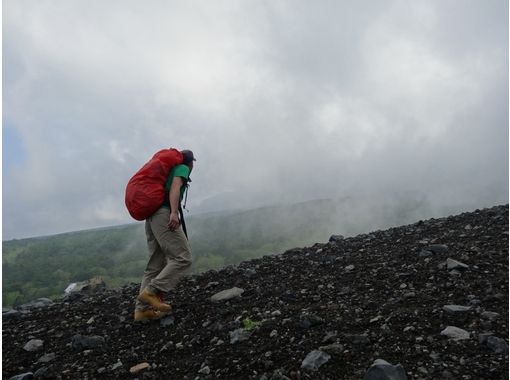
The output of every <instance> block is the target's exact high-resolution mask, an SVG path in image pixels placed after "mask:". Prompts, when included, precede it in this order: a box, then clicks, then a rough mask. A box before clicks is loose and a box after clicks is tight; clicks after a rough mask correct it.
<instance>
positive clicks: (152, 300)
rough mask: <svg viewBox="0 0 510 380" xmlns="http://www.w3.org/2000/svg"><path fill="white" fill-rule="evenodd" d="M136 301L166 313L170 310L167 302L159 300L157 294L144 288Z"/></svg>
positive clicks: (170, 307)
mask: <svg viewBox="0 0 510 380" xmlns="http://www.w3.org/2000/svg"><path fill="white" fill-rule="evenodd" d="M137 299H138V301H141V302H143V303H146V304H148V305H151V306H152V307H153V308H154V309H156V310H159V311H163V312H165V313H168V312H169V311H170V310H172V306H170V305H169V304H167V303H164V302H161V299H160V298H159V296H158V294H156V293H154V292H151V291H150V290H148V289H147V288H145V289H144V290H143V291H142V292H141V293H140V294H139V295H138V297H137Z"/></svg>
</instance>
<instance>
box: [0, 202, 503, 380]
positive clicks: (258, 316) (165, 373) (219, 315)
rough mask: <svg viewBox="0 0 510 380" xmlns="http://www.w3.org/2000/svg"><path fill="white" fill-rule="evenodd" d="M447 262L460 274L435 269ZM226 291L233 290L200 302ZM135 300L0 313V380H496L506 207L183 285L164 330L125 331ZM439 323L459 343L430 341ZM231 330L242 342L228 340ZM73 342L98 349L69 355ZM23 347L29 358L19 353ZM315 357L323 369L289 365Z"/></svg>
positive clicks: (333, 243)
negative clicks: (21, 379) (400, 378)
mask: <svg viewBox="0 0 510 380" xmlns="http://www.w3.org/2000/svg"><path fill="white" fill-rule="evenodd" d="M447 259H454V260H456V261H459V262H461V263H463V264H465V265H467V266H468V268H462V269H454V270H452V269H451V268H450V269H448V267H447V266H446V262H447ZM449 263H450V265H451V264H452V262H451V261H450V262H449ZM233 287H238V288H242V289H244V293H243V294H242V295H241V296H240V297H236V298H233V299H230V300H228V301H219V302H212V301H211V300H210V297H211V296H212V295H214V294H215V293H218V292H220V291H222V290H225V289H229V288H233ZM137 291H138V285H136V284H131V285H128V286H125V287H122V288H120V289H116V290H106V291H105V292H103V293H99V294H93V295H83V296H80V295H78V296H75V297H74V299H67V300H65V299H63V300H61V301H58V302H55V303H53V304H51V305H49V306H46V307H43V308H34V309H32V310H30V311H26V312H23V313H21V314H17V313H15V312H14V313H13V312H12V311H11V315H10V316H9V318H7V317H5V314H4V318H3V322H2V325H3V332H2V335H3V359H2V362H3V376H4V378H9V377H11V376H14V375H19V374H22V373H27V372H32V373H34V374H35V377H36V378H73V379H87V378H89V379H92V378H118V379H126V378H139V379H146V378H147V379H160V378H161V379H196V378H197V379H252V378H253V379H287V378H290V379H362V378H363V376H364V375H365V373H366V371H367V369H368V368H369V367H370V366H371V364H372V363H373V362H374V360H375V359H378V358H380V359H384V360H386V361H388V362H390V363H392V364H397V363H400V364H401V365H402V366H403V368H404V369H405V371H406V373H407V376H408V378H410V379H443V378H451V379H506V378H508V343H507V341H508V205H505V206H498V207H493V208H490V209H484V210H476V211H474V212H470V213H463V214H460V215H457V216H450V217H447V218H441V219H431V220H427V221H419V222H418V223H415V224H412V225H408V226H402V227H398V228H391V229H389V230H386V231H375V232H372V233H369V234H364V235H359V236H356V237H350V238H346V239H342V238H341V237H336V238H334V237H332V239H331V240H330V242H329V243H327V244H315V245H314V246H313V247H307V248H302V249H293V250H290V251H287V252H285V253H283V254H280V255H271V256H264V257H262V258H260V259H256V260H251V261H247V262H243V263H241V264H240V265H238V266H237V267H227V268H225V269H222V270H220V271H209V272H206V273H203V274H201V275H196V276H190V277H187V278H185V279H184V280H183V281H182V282H181V283H180V284H179V286H178V288H177V289H176V290H175V292H174V293H173V294H171V295H170V297H169V300H170V301H171V302H172V304H173V307H174V313H173V315H172V317H171V318H167V319H165V320H163V321H156V322H151V323H134V322H133V317H132V311H133V308H134V298H135V296H136V294H137ZM445 305H460V306H467V307H470V308H469V309H467V310H457V311H452V312H448V311H446V310H445V309H444V306H445ZM457 309H458V308H457ZM4 311H5V310H4ZM494 313H497V314H494ZM245 320H247V321H246V322H243V321H245ZM163 322H164V325H163ZM258 322H260V323H258ZM447 326H455V327H458V328H461V329H463V330H466V331H467V332H468V333H469V336H468V338H467V339H464V340H458V341H456V340H453V339H452V338H449V337H447V336H445V335H442V334H441V332H442V331H443V330H445V328H446V327H447ZM243 327H244V328H243ZM239 328H243V330H240V331H247V332H248V334H247V336H246V337H247V340H244V341H240V342H237V343H231V334H230V333H231V332H233V331H235V330H236V329H239ZM238 332H239V331H238ZM77 334H80V335H82V337H93V336H96V337H97V336H99V337H103V338H104V342H103V341H101V340H100V339H99V338H91V339H90V340H91V341H93V342H95V347H94V344H92V346H91V347H93V348H86V347H85V349H83V347H82V348H81V349H80V347H79V344H78V343H77V342H79V340H78V338H74V342H75V344H72V342H73V336H75V335H77ZM249 334H251V335H249ZM489 334H490V335H492V336H493V337H496V338H500V339H495V340H493V341H492V342H493V343H494V341H496V342H497V343H498V347H499V348H495V347H494V344H488V343H487V342H488V336H490V335H489ZM248 335H249V336H248ZM31 339H40V340H42V341H43V346H42V348H40V349H38V350H36V351H34V352H27V351H26V350H25V349H24V348H23V347H24V346H25V344H26V343H27V342H28V341H30V340H31ZM94 339H96V340H94ZM323 346H329V347H327V348H324V347H323ZM319 347H323V348H322V351H325V352H328V353H329V355H330V359H329V361H327V362H326V363H325V364H323V365H321V366H320V367H319V368H318V369H317V370H316V371H312V370H308V369H302V368H301V364H302V362H303V359H305V357H306V356H307V354H308V353H310V352H311V351H313V350H318V349H319ZM41 359H42V360H41ZM145 362H146V363H148V365H149V366H148V368H146V369H143V370H141V371H140V372H138V373H137V374H131V373H130V368H132V367H133V366H135V365H137V364H141V363H145Z"/></svg>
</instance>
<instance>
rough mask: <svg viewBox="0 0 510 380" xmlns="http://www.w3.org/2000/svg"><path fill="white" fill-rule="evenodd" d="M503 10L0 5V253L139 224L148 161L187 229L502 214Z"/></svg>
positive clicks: (324, 3)
mask: <svg viewBox="0 0 510 380" xmlns="http://www.w3.org/2000/svg"><path fill="white" fill-rule="evenodd" d="M508 57H509V52H508V1H507V0H483V1H481V0H474V1H470V0H448V1H445V0H421V1H419V0H418V1H404V0H395V1H393V0H385V1H375V0H362V1H360V0H356V1H354V0H353V1H336V0H331V1H329V0H320V1H305V0H302V1H300V0H288V1H285V0H281V1H278V0H267V1H264V0H243V1H235V0H231V1H228V0H225V1H222V0H220V1H206V0H203V1H189V0H186V1H156V0H153V1H145V2H141V1H129V0H123V1H115V0H111V1H104V0H86V1H81V0H77V1H71V2H70V1H62V0H60V1H57V0H4V1H3V116H2V121H3V128H2V130H3V155H2V156H3V168H2V170H3V176H2V177H3V186H2V190H3V203H2V205H3V215H2V216H3V224H2V226H3V228H2V230H3V231H2V232H3V239H4V240H6V239H11V238H22V237H29V236H38V235H45V234H53V233H59V232H64V231H71V230H79V229H86V228H93V227H100V226H109V225H117V224H122V223H128V222H131V221H132V219H130V217H129V214H128V213H127V211H126V210H125V206H124V189H125V185H126V183H127V181H128V179H129V178H130V177H131V175H132V174H133V173H134V172H135V171H136V170H137V169H138V168H139V167H140V166H142V165H143V164H144V163H145V162H146V161H147V160H148V159H149V158H150V156H151V155H152V154H153V153H154V152H156V151H157V150H159V149H162V148H166V147H171V146H172V147H178V148H181V149H185V148H188V149H192V150H193V151H194V152H195V155H196V157H197V159H198V162H197V165H196V167H195V170H194V172H193V175H192V178H193V183H192V188H191V190H190V194H189V203H188V206H189V208H190V210H191V213H199V212H203V211H207V210H213V209H215V208H225V207H255V206H259V205H262V204H272V203H280V202H295V201H302V200H309V199H316V198H323V197H342V196H347V195H356V194H365V195H366V196H367V197H368V198H367V199H371V201H372V202H374V204H375V203H380V202H383V201H386V200H388V199H391V200H392V201H395V200H398V199H399V197H401V196H402V195H403V194H406V196H409V195H411V196H416V197H421V198H422V199H423V198H425V199H427V202H428V204H429V206H430V207H433V208H434V209H435V210H437V212H438V213H440V212H441V210H442V209H448V210H452V209H455V210H456V209H458V210H469V209H475V208H481V207H487V206H492V205H496V204H501V203H507V202H508V104H509V99H508Z"/></svg>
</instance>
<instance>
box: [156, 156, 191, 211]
mask: <svg viewBox="0 0 510 380" xmlns="http://www.w3.org/2000/svg"><path fill="white" fill-rule="evenodd" d="M174 177H182V178H183V179H184V184H183V185H182V186H181V196H180V199H179V200H180V201H182V197H183V196H184V191H185V190H186V183H187V182H188V180H189V167H188V165H177V166H174V167H173V169H172V170H170V174H169V175H168V178H167V180H166V184H165V200H164V201H163V205H162V206H163V207H167V208H170V201H169V199H168V194H169V193H170V186H172V180H173V179H174Z"/></svg>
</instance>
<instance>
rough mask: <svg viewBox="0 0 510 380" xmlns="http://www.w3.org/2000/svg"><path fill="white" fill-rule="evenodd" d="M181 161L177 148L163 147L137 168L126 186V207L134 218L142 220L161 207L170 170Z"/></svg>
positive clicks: (180, 154) (181, 157)
mask: <svg viewBox="0 0 510 380" xmlns="http://www.w3.org/2000/svg"><path fill="white" fill-rule="evenodd" d="M182 163H183V156H182V153H181V152H179V151H178V150H177V149H174V148H171V149H163V150H160V151H159V152H157V153H156V154H155V155H154V156H153V157H152V158H151V160H150V161H149V162H147V163H146V164H145V165H144V166H143V167H142V168H141V169H140V170H138V171H137V172H136V173H135V175H134V176H133V177H131V179H130V180H129V182H128V184H127V186H126V207H127V209H128V211H129V214H130V215H131V216H132V217H133V218H135V219H136V220H144V219H147V218H148V217H149V216H151V215H152V214H154V213H155V212H156V210H157V209H158V208H160V207H161V205H162V204H163V201H164V198H165V184H166V180H167V177H168V175H169V174H170V170H172V168H173V167H174V166H176V165H180V164H182Z"/></svg>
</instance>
